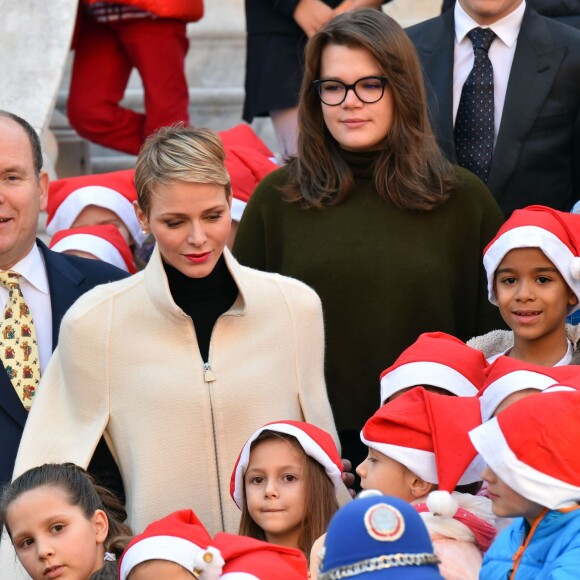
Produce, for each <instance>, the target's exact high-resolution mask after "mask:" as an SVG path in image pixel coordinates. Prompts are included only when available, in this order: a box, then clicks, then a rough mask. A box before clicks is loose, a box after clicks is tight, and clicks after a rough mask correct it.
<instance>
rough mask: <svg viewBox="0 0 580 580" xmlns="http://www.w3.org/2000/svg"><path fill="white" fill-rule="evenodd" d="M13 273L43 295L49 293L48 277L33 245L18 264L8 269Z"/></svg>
mask: <svg viewBox="0 0 580 580" xmlns="http://www.w3.org/2000/svg"><path fill="white" fill-rule="evenodd" d="M10 269H11V270H12V271H13V272H17V273H18V274H20V275H21V276H22V277H23V278H24V279H25V280H26V281H27V282H28V283H29V284H31V285H32V286H34V287H35V288H36V289H37V290H38V291H39V292H42V293H43V294H48V293H49V288H48V277H47V275H46V267H45V265H44V260H43V258H42V254H41V253H40V249H39V247H38V246H37V245H36V244H34V246H32V249H31V250H30V252H28V254H27V255H26V256H24V258H22V260H20V262H17V263H16V264H14V266H13V267H12V268H10Z"/></svg>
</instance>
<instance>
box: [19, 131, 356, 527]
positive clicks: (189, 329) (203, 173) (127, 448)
mask: <svg viewBox="0 0 580 580" xmlns="http://www.w3.org/2000/svg"><path fill="white" fill-rule="evenodd" d="M135 181H136V185H137V191H138V192H139V202H138V203H139V206H138V207H137V209H136V211H137V216H138V218H139V220H140V223H141V225H142V227H143V229H144V231H145V232H146V233H152V234H153V235H154V236H155V238H156V241H157V245H156V249H155V251H154V253H153V256H152V258H151V261H150V263H149V264H148V266H147V267H146V268H145V270H144V271H143V272H140V273H138V274H136V275H134V276H132V277H130V278H128V279H126V280H122V281H121V282H118V283H114V284H109V285H106V286H101V287H98V288H96V289H95V290H93V291H92V292H89V293H88V294H86V295H85V296H83V297H82V298H81V299H80V300H79V301H78V302H77V303H76V304H75V305H74V307H73V308H71V309H70V310H69V312H68V313H67V315H66V317H65V319H64V320H63V322H62V327H61V334H60V339H59V346H58V348H57V350H56V351H55V354H54V356H53V359H52V360H51V362H50V365H49V368H48V369H47V371H46V373H45V375H44V377H43V380H42V382H41V385H40V388H39V392H38V394H37V396H36V400H35V403H34V406H33V408H32V411H31V413H30V417H29V419H28V422H27V425H26V430H25V433H24V436H23V439H22V444H21V446H20V450H19V453H18V458H17V461H16V468H15V474H14V475H15V476H18V475H20V474H21V473H22V472H24V471H25V470H27V469H29V468H31V467H33V466H36V465H39V464H42V463H46V462H51V461H72V462H74V463H77V464H79V465H81V466H83V467H86V466H87V465H88V463H89V461H90V459H91V455H92V453H93V451H94V449H95V446H96V445H97V442H98V441H99V438H100V437H101V436H102V435H103V434H104V436H105V438H106V440H107V442H108V444H109V446H110V449H111V451H112V453H113V455H114V457H115V458H116V460H117V463H118V465H119V469H120V471H121V475H122V477H123V482H124V486H125V491H126V496H127V512H128V514H129V524H130V526H131V527H132V528H133V530H134V531H135V532H141V531H142V530H143V528H144V527H145V526H146V525H147V524H148V523H149V522H151V521H153V520H155V519H158V518H161V517H163V516H165V515H167V514H168V513H170V512H172V511H174V510H178V509H183V508H192V509H193V510H195V512H196V514H197V515H198V516H199V517H200V519H201V520H202V521H203V522H204V523H205V525H206V526H207V528H208V529H209V530H210V532H211V533H215V532H217V531H219V530H226V531H228V532H235V531H236V530H237V526H238V518H239V514H238V510H237V508H236V507H235V505H234V503H233V502H232V501H231V500H230V497H229V481H230V474H231V470H232V468H233V466H234V464H235V461H236V457H237V455H238V453H239V450H240V449H241V448H242V445H243V444H244V442H245V440H246V439H247V437H248V436H249V435H250V434H251V433H252V432H253V431H254V430H255V429H256V428H257V427H259V426H260V425H263V424H264V423H267V422H269V421H275V420H280V419H297V420H304V421H308V422H310V423H314V424H315V425H318V426H319V427H321V428H323V429H326V430H327V431H329V432H330V433H331V434H332V435H333V437H334V438H335V440H336V431H335V427H334V421H333V417H332V413H331V410H330V405H329V403H328V399H327V394H326V387H325V383H324V377H323V355H324V336H323V324H322V310H321V305H320V300H319V299H318V296H317V295H316V294H315V293H314V291H313V290H311V289H310V288H308V287H307V286H306V285H304V284H302V283H301V282H298V281H296V280H293V279H290V278H286V277H283V276H279V275H276V274H266V273H263V272H259V271H257V270H252V269H250V268H246V267H244V266H241V265H239V264H238V263H237V262H236V260H235V259H234V258H233V257H232V255H231V254H230V253H229V252H228V250H227V248H226V247H225V243H226V239H227V234H228V231H229V224H230V211H229V206H230V204H231V189H230V183H229V176H228V175H227V172H226V170H225V167H224V153H223V149H222V147H221V143H220V142H219V139H218V138H217V136H216V135H215V134H214V133H213V132H212V131H209V130H205V129H193V128H187V127H171V128H164V129H161V130H160V131H159V132H158V133H156V134H155V135H153V136H152V137H151V138H150V139H149V140H148V141H147V143H146V144H145V146H144V148H143V150H142V151H141V154H140V156H139V159H138V161H137V167H136V172H135ZM346 495H348V494H346Z"/></svg>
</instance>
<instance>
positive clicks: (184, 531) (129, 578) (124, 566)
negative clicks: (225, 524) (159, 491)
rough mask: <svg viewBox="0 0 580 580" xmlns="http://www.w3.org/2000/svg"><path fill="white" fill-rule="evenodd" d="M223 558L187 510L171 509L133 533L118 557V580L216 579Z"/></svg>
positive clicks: (193, 515)
mask: <svg viewBox="0 0 580 580" xmlns="http://www.w3.org/2000/svg"><path fill="white" fill-rule="evenodd" d="M223 565H224V560H223V558H222V555H221V554H220V551H219V550H218V549H217V548H215V547H214V545H213V540H212V539H211V536H210V535H209V533H208V532H207V530H206V529H205V527H204V526H203V524H202V523H201V522H200V521H199V519H198V518H197V516H196V515H195V514H194V513H193V512H192V511H191V510H181V511H178V512H174V513H172V514H170V515H168V516H167V517H164V518H162V519H160V520H157V521H156V522H153V523H152V524H150V525H149V526H147V528H145V531H144V532H143V533H142V534H139V535H138V536H135V537H134V538H133V539H132V540H131V542H130V543H129V545H128V546H127V548H126V549H125V551H124V552H123V554H122V556H121V559H120V560H119V579H120V580H157V579H159V578H173V579H175V580H182V579H183V580H187V579H188V578H189V579H191V578H197V579H198V580H217V579H218V578H220V575H221V572H222V568H223Z"/></svg>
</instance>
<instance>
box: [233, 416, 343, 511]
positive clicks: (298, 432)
mask: <svg viewBox="0 0 580 580" xmlns="http://www.w3.org/2000/svg"><path fill="white" fill-rule="evenodd" d="M262 431H276V432H278V433H285V434H286V435H292V436H293V437H296V439H297V440H298V443H300V445H301V447H302V449H304V451H305V453H306V454H307V455H309V456H310V457H312V458H313V459H314V460H315V461H317V462H318V463H320V465H322V467H324V470H325V471H326V474H327V475H328V477H329V478H330V480H331V481H332V483H333V485H334V489H335V490H336V491H337V492H338V490H339V489H340V488H341V486H342V475H341V473H340V470H339V469H338V467H337V466H336V465H335V464H334V462H333V461H332V460H331V459H330V458H329V457H328V454H327V453H326V451H324V449H322V447H320V445H318V443H317V442H316V441H315V440H314V439H312V437H310V435H308V433H306V432H305V431H303V430H302V429H300V428H299V427H296V426H295V425H289V424H287V423H271V424H269V425H264V426H263V427H261V428H260V429H258V430H257V431H256V432H255V433H254V434H253V435H252V436H251V437H250V438H249V439H248V441H247V442H246V444H245V445H244V447H243V449H242V452H241V453H240V459H239V461H238V464H237V466H236V476H235V488H234V493H233V498H234V501H235V502H236V505H237V506H238V507H239V508H240V509H242V506H243V505H244V473H245V472H246V469H247V467H248V464H249V462H250V450H251V447H252V443H253V442H254V441H255V440H256V439H257V438H258V436H259V435H260V433H262Z"/></svg>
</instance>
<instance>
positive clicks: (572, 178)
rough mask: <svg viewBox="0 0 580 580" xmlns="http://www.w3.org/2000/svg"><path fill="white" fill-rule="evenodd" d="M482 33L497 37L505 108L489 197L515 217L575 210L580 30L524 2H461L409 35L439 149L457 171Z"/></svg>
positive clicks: (579, 175)
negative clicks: (524, 212) (457, 132)
mask: <svg viewBox="0 0 580 580" xmlns="http://www.w3.org/2000/svg"><path fill="white" fill-rule="evenodd" d="M477 27H481V28H483V29H486V28H491V29H492V30H493V32H494V33H495V38H494V40H493V41H492V43H491V46H490V47H489V50H488V55H489V60H490V61H491V63H492V65H493V82H494V89H493V90H494V99H495V100H494V103H493V107H494V111H495V117H494V119H493V122H494V132H493V144H492V150H493V155H492V157H491V161H490V164H489V170H488V173H487V175H486V176H485V177H484V179H485V180H486V182H487V185H488V187H489V189H490V190H491V192H492V193H493V195H494V196H495V198H496V199H497V201H498V203H499V204H500V206H501V208H502V209H503V211H504V213H505V214H506V216H507V215H509V214H511V212H512V211H513V210H514V209H517V208H520V207H525V206H526V205H530V204H542V205H547V206H550V207H553V208H556V209H559V210H564V211H566V210H569V209H570V207H571V205H572V203H573V202H574V201H575V200H577V199H579V198H580V31H578V30H575V29H574V28H572V27H569V26H565V25H563V24H560V23H558V22H554V21H553V20H551V19H549V18H546V17H543V16H540V15H539V14H538V13H536V12H535V11H534V10H533V9H531V8H530V7H529V6H526V5H525V2H524V0H458V1H457V3H456V5H455V7H454V9H453V10H448V11H447V12H446V13H444V14H443V15H441V16H439V17H437V18H433V19H431V20H428V21H426V22H422V23H420V24H417V25H415V26H413V27H411V28H409V29H408V30H407V32H408V34H409V36H410V38H411V40H412V41H413V43H414V44H415V47H416V48H417V51H418V54H419V57H420V59H421V63H422V66H423V71H424V74H425V78H426V85H427V94H428V99H429V108H430V113H431V119H432V122H433V128H434V130H435V133H436V136H437V141H438V143H439V145H440V146H441V148H442V150H443V152H444V153H445V155H446V156H447V158H448V159H449V160H450V161H452V162H454V163H457V159H458V156H457V151H456V143H455V137H454V125H455V121H456V116H457V111H458V108H459V104H460V100H461V97H462V88H463V85H464V83H465V81H466V79H467V78H468V75H469V73H470V71H471V68H472V67H473V63H474V50H473V46H472V41H471V40H470V38H469V36H468V34H469V31H470V30H471V29H473V28H477ZM476 48H477V47H476Z"/></svg>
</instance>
